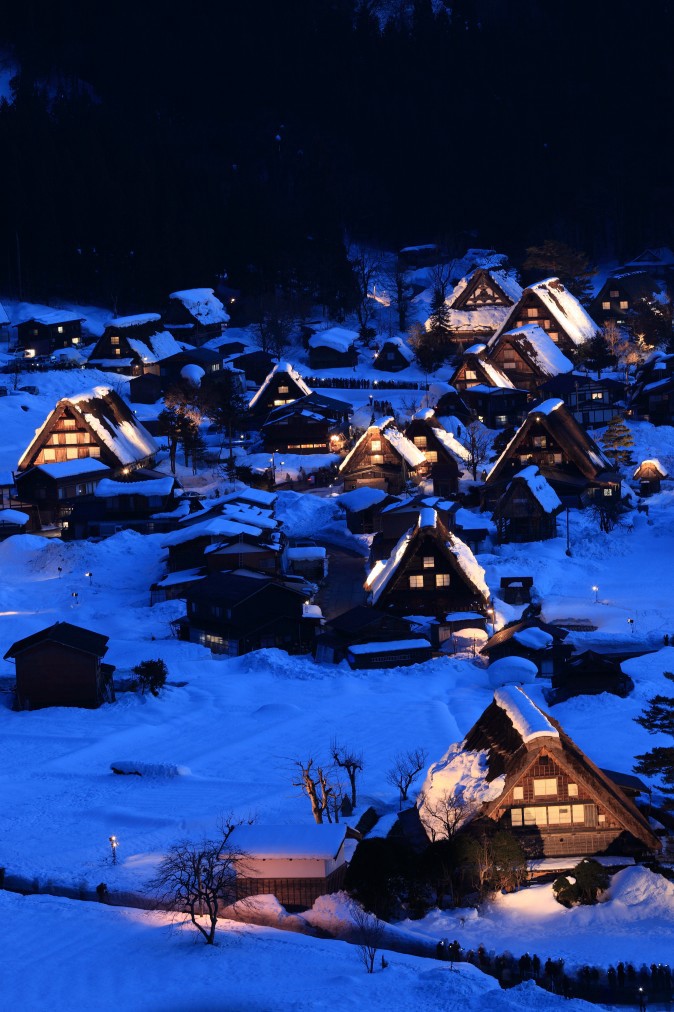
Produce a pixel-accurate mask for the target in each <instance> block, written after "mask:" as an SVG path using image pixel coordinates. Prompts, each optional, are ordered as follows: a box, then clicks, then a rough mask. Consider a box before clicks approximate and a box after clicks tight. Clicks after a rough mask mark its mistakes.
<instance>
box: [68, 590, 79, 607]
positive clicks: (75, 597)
mask: <svg viewBox="0 0 674 1012" xmlns="http://www.w3.org/2000/svg"><path fill="white" fill-rule="evenodd" d="M70 596H71V597H72V599H73V608H74V607H75V605H77V604H79V603H80V601H79V597H80V595H79V594H78V593H77V591H76V590H74V591H73V592H72V594H71V595H70Z"/></svg>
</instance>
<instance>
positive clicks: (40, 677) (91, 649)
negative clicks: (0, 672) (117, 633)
mask: <svg viewBox="0 0 674 1012" xmlns="http://www.w3.org/2000/svg"><path fill="white" fill-rule="evenodd" d="M107 643H108V637H107V636H103V635H101V634H100V633H95V632H91V630H89V629H83V628H82V627H81V626H76V625H71V623H70V622H56V623H55V624H54V625H52V626H49V627H48V628H47V629H42V630H40V632H36V633H33V635H32V636H26V637H25V638H24V639H21V640H17V642H16V643H13V644H12V646H11V647H10V648H9V650H8V651H7V653H6V654H5V660H7V659H8V658H13V659H14V660H15V661H16V704H17V708H18V709H19V710H39V709H41V708H42V707H45V706H81V707H86V708H88V709H93V708H95V707H97V706H100V705H101V703H112V702H114V699H115V690H114V687H113V684H112V674H113V672H114V670H115V669H114V667H112V666H111V665H110V664H104V663H102V658H103V657H104V656H105V654H106V653H107V649H108V647H107Z"/></svg>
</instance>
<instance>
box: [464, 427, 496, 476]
mask: <svg viewBox="0 0 674 1012" xmlns="http://www.w3.org/2000/svg"><path fill="white" fill-rule="evenodd" d="M464 444H465V447H466V449H467V450H468V462H467V463H468V467H469V468H470V470H471V472H472V474H473V481H477V472H478V470H479V468H480V465H481V464H484V462H485V461H486V460H488V459H489V451H490V448H491V442H490V439H489V434H488V433H487V432H485V430H484V428H483V427H482V425H481V424H480V423H479V422H471V423H470V425H467V426H466V437H465V440H464Z"/></svg>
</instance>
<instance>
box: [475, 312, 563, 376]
mask: <svg viewBox="0 0 674 1012" xmlns="http://www.w3.org/2000/svg"><path fill="white" fill-rule="evenodd" d="M504 341H507V342H509V343H510V344H512V345H513V346H514V347H515V348H516V349H517V350H518V351H519V352H520V354H521V355H522V357H523V358H524V359H525V361H528V362H529V364H530V365H532V366H533V367H534V368H535V369H536V370H537V371H538V372H539V373H541V374H542V375H543V376H545V377H547V378H548V379H550V378H552V377H553V376H560V375H565V374H566V373H569V372H573V362H571V361H569V359H568V358H567V357H566V355H564V354H563V352H561V351H560V349H559V348H558V347H557V345H556V344H555V342H554V341H553V340H552V339H551V338H550V337H548V335H547V334H546V332H545V331H544V330H543V328H542V327H539V326H538V324H536V323H529V324H526V325H525V326H524V327H516V328H515V330H508V331H506V332H504V333H502V334H500V335H499V337H498V339H497V338H494V339H493V340H492V341H491V342H490V346H489V351H490V354H492V355H493V354H494V352H495V351H496V349H497V347H498V346H499V345H500V344H501V343H502V342H504Z"/></svg>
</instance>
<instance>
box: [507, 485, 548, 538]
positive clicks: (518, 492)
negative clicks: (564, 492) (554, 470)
mask: <svg viewBox="0 0 674 1012" xmlns="http://www.w3.org/2000/svg"><path fill="white" fill-rule="evenodd" d="M494 520H495V521H496V530H497V534H498V540H499V541H500V542H501V543H504V542H509V541H513V542H525V541H547V540H548V539H549V538H554V537H556V536H557V518H556V516H554V515H552V514H551V513H545V511H544V510H543V508H542V507H541V505H540V503H539V502H538V500H537V499H536V498H535V497H534V496H533V495H532V493H531V490H530V489H529V488H528V486H527V485H526V484H525V482H524V481H523V480H520V481H517V479H515V481H514V482H513V487H511V488H510V489H509V490H508V491H507V492H506V493H505V494H504V496H503V498H502V499H501V500H500V501H499V502H498V504H497V506H496V509H495V510H494Z"/></svg>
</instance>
